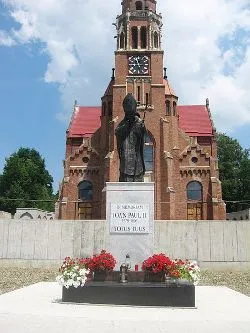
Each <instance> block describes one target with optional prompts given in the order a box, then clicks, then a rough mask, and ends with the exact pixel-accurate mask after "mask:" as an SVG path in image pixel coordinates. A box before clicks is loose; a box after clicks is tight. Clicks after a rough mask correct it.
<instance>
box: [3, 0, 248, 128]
mask: <svg viewBox="0 0 250 333" xmlns="http://www.w3.org/2000/svg"><path fill="white" fill-rule="evenodd" d="M120 2H121V1H119V0H109V1H100V0H84V1H82V0H74V1H72V0H43V1H34V0H5V3H6V4H7V5H9V6H10V8H11V15H12V17H13V18H14V20H15V21H16V22H18V23H19V24H20V25H21V27H20V29H19V30H15V31H12V32H11V33H10V34H9V35H7V34H6V33H4V34H3V33H2V36H4V37H5V40H8V38H9V40H10V41H13V40H16V41H18V42H19V43H23V44H25V43H34V42H36V41H40V42H42V43H43V45H44V51H45V52H46V53H47V54H48V56H49V63H48V67H47V71H46V73H44V79H45V81H46V82H49V83H50V82H55V83H59V90H60V92H61V95H62V102H63V105H64V108H65V110H64V111H63V112H62V114H60V115H59V117H60V118H65V115H70V113H71V110H72V104H73V100H74V99H78V101H79V102H80V103H82V104H85V105H86V104H99V103H100V97H101V95H102V93H103V92H104V90H105V85H106V84H107V83H108V80H109V76H110V74H111V67H112V66H113V61H114V54H113V51H114V49H115V40H114V39H113V37H114V35H115V28H114V27H112V25H111V23H112V22H114V21H115V17H116V15H117V14H119V13H120V11H121V7H120ZM247 6H248V7H247ZM158 8H159V10H158V11H159V12H161V13H162V15H163V19H164V22H163V23H164V27H163V35H164V40H163V47H164V49H165V51H166V61H165V63H166V67H168V73H169V79H170V81H171V83H172V85H173V86H174V88H175V91H176V92H177V94H178V95H179V98H180V103H181V104H184V103H187V104H200V103H202V104H203V103H205V99H206V97H209V98H210V101H211V107H212V113H213V115H214V118H215V123H216V126H217V128H218V129H219V130H221V131H224V130H232V129H235V128H236V127H240V126H241V125H243V124H246V123H249V124H250V109H249V106H250V94H249V93H248V91H249V90H250V89H249V88H250V76H249V75H248V73H249V70H250V40H249V38H247V34H249V32H250V7H249V0H237V1H235V0H203V1H200V0H190V1H186V0H175V1H172V0H168V1H166V0H159V1H158ZM239 31H240V32H241V33H242V34H243V35H244V33H245V37H244V38H237V36H238V35H237V34H238V32H239ZM1 40H4V38H1V33H0V44H1ZM223 41H224V42H223ZM6 44H7V43H5V45H6ZM65 112H66V113H65Z"/></svg>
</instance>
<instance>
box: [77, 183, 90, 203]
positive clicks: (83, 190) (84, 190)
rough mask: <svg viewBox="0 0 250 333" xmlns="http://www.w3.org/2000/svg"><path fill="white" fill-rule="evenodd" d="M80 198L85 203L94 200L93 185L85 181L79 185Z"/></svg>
mask: <svg viewBox="0 0 250 333" xmlns="http://www.w3.org/2000/svg"><path fill="white" fill-rule="evenodd" d="M78 198H79V199H81V200H83V201H92V200H93V184H92V183H91V182H90V181H87V180H84V181H82V182H81V183H80V184H79V185H78Z"/></svg>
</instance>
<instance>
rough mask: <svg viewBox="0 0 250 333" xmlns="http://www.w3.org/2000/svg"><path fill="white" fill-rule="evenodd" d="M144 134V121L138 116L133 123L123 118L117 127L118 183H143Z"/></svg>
mask: <svg viewBox="0 0 250 333" xmlns="http://www.w3.org/2000/svg"><path fill="white" fill-rule="evenodd" d="M145 132H146V129H145V125H144V121H143V120H141V119H140V118H139V117H138V116H135V118H134V121H129V120H128V119H126V118H124V119H123V120H122V121H121V122H120V124H119V125H118V126H117V128H116V130H115V135H116V139H117V149H118V154H119V158H120V179H119V181H120V182H121V181H124V182H129V181H131V182H142V181H143V176H144V174H145V164H144V158H143V150H144V136H145Z"/></svg>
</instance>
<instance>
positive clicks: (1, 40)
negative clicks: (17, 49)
mask: <svg viewBox="0 0 250 333" xmlns="http://www.w3.org/2000/svg"><path fill="white" fill-rule="evenodd" d="M15 44H16V43H15V41H14V39H13V38H12V37H10V36H9V35H8V34H7V33H6V32H5V31H2V30H0V46H1V45H2V46H13V45H15Z"/></svg>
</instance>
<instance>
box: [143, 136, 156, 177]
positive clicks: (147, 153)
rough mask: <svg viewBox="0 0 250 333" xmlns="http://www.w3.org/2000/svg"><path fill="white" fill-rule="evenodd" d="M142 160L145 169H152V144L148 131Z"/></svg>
mask: <svg viewBox="0 0 250 333" xmlns="http://www.w3.org/2000/svg"><path fill="white" fill-rule="evenodd" d="M144 162H145V168H146V171H153V170H154V144H153V140H152V138H151V135H150V134H149V133H148V134H147V136H146V137H145V144H144Z"/></svg>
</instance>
